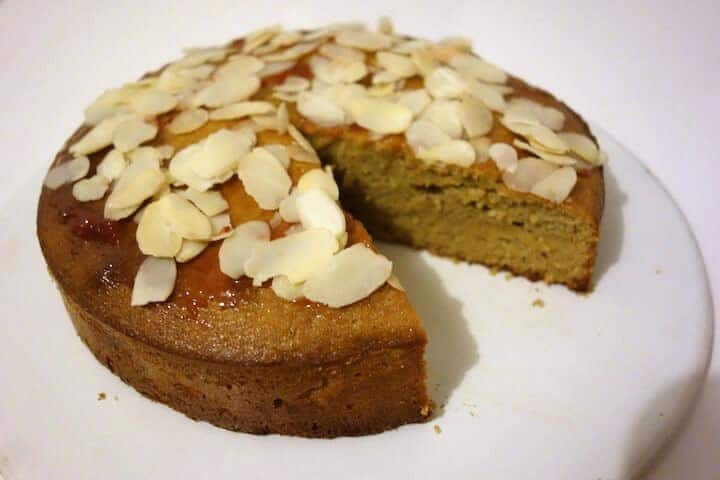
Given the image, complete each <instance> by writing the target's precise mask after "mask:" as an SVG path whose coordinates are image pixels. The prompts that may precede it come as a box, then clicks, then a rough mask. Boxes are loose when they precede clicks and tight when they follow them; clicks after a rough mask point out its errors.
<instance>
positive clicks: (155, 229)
mask: <svg viewBox="0 0 720 480" xmlns="http://www.w3.org/2000/svg"><path fill="white" fill-rule="evenodd" d="M135 239H136V240H137V243H138V247H139V248H140V251H141V252H143V253H144V254H145V255H152V256H155V257H168V258H172V257H174V256H175V255H176V254H177V253H178V252H179V251H180V248H181V247H182V242H183V240H182V237H181V236H180V235H179V234H178V233H177V232H175V231H173V230H172V229H171V228H170V225H169V224H168V222H167V219H166V217H165V211H164V209H163V205H162V203H161V202H160V201H159V200H158V201H155V202H153V203H150V204H149V205H148V206H147V207H145V208H144V209H143V214H142V216H141V217H140V222H139V223H138V227H137V230H136V231H135Z"/></svg>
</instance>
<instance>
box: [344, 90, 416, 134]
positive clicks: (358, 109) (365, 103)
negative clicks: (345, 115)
mask: <svg viewBox="0 0 720 480" xmlns="http://www.w3.org/2000/svg"><path fill="white" fill-rule="evenodd" d="M348 110H349V111H350V114H351V115H352V117H353V119H354V120H355V122H356V123H357V124H358V125H360V126H361V127H363V128H366V129H368V130H370V131H371V132H375V133H381V134H391V133H402V132H404V131H405V130H407V128H408V127H409V126H410V123H411V122H412V119H413V112H412V110H410V109H409V108H407V107H404V106H402V105H400V104H397V103H393V102H389V101H387V100H382V99H377V98H370V97H367V98H361V97H356V98H354V99H352V100H351V101H350V102H349V105H348Z"/></svg>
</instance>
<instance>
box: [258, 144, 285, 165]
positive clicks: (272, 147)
mask: <svg viewBox="0 0 720 480" xmlns="http://www.w3.org/2000/svg"><path fill="white" fill-rule="evenodd" d="M263 148H264V149H265V150H267V151H268V152H270V153H272V154H273V156H274V157H275V158H277V160H278V161H279V162H280V163H281V164H282V166H283V167H285V170H287V169H288V167H289V166H290V155H289V154H288V150H287V147H286V146H285V145H282V144H279V143H276V144H272V143H271V144H265V145H263Z"/></svg>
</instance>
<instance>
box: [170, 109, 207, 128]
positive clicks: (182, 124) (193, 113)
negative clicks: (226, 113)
mask: <svg viewBox="0 0 720 480" xmlns="http://www.w3.org/2000/svg"><path fill="white" fill-rule="evenodd" d="M209 119H210V115H208V112H207V111H206V110H203V109H202V108H193V109H190V110H185V111H182V112H180V113H179V114H177V115H176V116H175V118H173V119H172V121H171V122H170V123H169V124H168V125H167V129H168V130H169V131H170V133H172V134H175V135H181V134H183V133H190V132H193V131H195V130H197V129H198V128H200V127H202V126H203V125H205V124H206V123H207V121H208V120H209Z"/></svg>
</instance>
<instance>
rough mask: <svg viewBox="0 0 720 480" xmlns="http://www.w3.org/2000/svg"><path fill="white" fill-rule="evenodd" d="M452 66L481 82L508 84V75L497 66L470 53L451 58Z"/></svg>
mask: <svg viewBox="0 0 720 480" xmlns="http://www.w3.org/2000/svg"><path fill="white" fill-rule="evenodd" d="M449 63H450V65H451V66H452V67H453V68H455V69H456V70H459V71H461V72H464V73H467V74H468V75H471V76H472V77H475V78H477V79H478V80H480V81H483V82H488V83H506V82H507V74H506V73H505V72H503V71H502V70H501V69H499V68H498V67H496V66H495V65H493V64H491V63H488V62H486V61H485V60H483V59H481V58H478V57H476V56H474V55H471V54H469V53H459V54H457V55H454V56H453V57H452V58H450V62H449Z"/></svg>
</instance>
